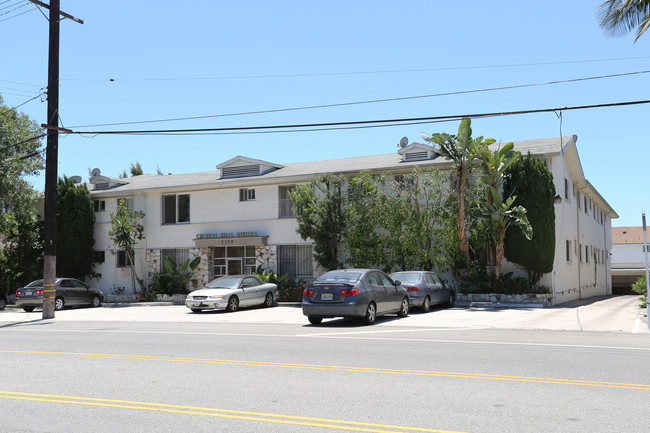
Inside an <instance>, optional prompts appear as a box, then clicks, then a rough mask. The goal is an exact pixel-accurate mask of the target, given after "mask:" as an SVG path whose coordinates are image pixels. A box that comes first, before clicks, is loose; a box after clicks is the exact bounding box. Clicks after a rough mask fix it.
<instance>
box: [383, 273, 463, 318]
mask: <svg viewBox="0 0 650 433" xmlns="http://www.w3.org/2000/svg"><path fill="white" fill-rule="evenodd" d="M390 277H391V278H392V279H393V280H400V281H401V283H402V286H404V288H405V289H406V290H408V293H409V304H410V306H411V307H416V308H419V309H420V311H422V312H423V313H426V312H428V311H429V310H430V309H431V306H432V305H439V304H442V305H444V306H445V307H449V308H450V307H453V306H454V302H456V293H455V292H454V291H453V290H452V289H451V288H450V287H449V286H448V285H447V281H446V280H443V279H441V278H440V277H439V276H438V275H437V274H436V273H435V272H427V271H401V272H393V273H392V274H390Z"/></svg>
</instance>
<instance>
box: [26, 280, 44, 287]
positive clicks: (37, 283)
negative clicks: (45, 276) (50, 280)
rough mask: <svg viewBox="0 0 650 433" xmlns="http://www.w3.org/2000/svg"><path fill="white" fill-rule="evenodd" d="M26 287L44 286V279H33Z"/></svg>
mask: <svg viewBox="0 0 650 433" xmlns="http://www.w3.org/2000/svg"><path fill="white" fill-rule="evenodd" d="M25 287H43V280H36V281H32V282H31V283H29V284H28V285H26V286H25Z"/></svg>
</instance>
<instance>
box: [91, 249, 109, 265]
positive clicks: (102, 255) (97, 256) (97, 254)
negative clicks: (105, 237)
mask: <svg viewBox="0 0 650 433" xmlns="http://www.w3.org/2000/svg"><path fill="white" fill-rule="evenodd" d="M105 261H106V252H105V251H93V263H104V262H105Z"/></svg>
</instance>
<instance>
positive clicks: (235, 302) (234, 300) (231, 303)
mask: <svg viewBox="0 0 650 433" xmlns="http://www.w3.org/2000/svg"><path fill="white" fill-rule="evenodd" d="M237 308H239V298H238V297H237V296H231V297H230V299H228V305H226V311H230V312H233V311H237Z"/></svg>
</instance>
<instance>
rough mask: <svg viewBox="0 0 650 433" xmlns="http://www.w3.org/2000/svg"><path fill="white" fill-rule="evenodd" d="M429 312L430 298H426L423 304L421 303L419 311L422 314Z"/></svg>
mask: <svg viewBox="0 0 650 433" xmlns="http://www.w3.org/2000/svg"><path fill="white" fill-rule="evenodd" d="M429 310H431V298H429V297H428V296H427V297H426V298H424V302H423V303H422V306H421V307H420V311H421V312H423V313H428V312H429Z"/></svg>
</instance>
